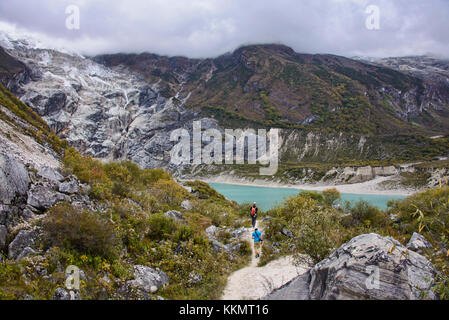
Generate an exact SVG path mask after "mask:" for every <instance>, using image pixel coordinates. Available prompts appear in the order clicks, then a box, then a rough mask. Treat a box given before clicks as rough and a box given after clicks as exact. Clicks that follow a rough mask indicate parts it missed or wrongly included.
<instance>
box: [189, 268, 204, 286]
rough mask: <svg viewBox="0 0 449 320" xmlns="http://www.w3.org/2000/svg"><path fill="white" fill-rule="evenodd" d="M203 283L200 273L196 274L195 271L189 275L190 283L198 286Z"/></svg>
mask: <svg viewBox="0 0 449 320" xmlns="http://www.w3.org/2000/svg"><path fill="white" fill-rule="evenodd" d="M201 281H203V276H202V275H200V274H199V273H196V272H194V271H192V272H190V274H189V283H192V284H196V283H200V282H201Z"/></svg>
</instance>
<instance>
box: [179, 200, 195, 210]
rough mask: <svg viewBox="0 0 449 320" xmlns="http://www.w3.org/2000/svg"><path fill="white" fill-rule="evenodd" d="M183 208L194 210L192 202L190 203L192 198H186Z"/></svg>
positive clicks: (182, 203)
mask: <svg viewBox="0 0 449 320" xmlns="http://www.w3.org/2000/svg"><path fill="white" fill-rule="evenodd" d="M181 208H183V209H184V210H192V204H191V203H190V200H184V201H183V202H181Z"/></svg>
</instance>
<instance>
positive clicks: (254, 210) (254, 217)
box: [249, 202, 259, 228]
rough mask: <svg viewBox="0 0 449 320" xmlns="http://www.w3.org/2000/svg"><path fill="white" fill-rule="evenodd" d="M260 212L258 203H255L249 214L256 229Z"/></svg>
mask: <svg viewBox="0 0 449 320" xmlns="http://www.w3.org/2000/svg"><path fill="white" fill-rule="evenodd" d="M258 210H259V209H258V208H257V206H256V203H255V202H254V204H253V205H252V207H251V208H250V213H249V216H250V217H251V221H252V223H253V228H255V227H256V219H257V211H258Z"/></svg>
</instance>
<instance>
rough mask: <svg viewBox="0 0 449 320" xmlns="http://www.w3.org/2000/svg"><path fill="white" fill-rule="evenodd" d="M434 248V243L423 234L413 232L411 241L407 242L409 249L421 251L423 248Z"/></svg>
mask: <svg viewBox="0 0 449 320" xmlns="http://www.w3.org/2000/svg"><path fill="white" fill-rule="evenodd" d="M430 248H432V244H431V243H430V242H429V241H427V239H426V238H424V236H423V235H421V234H419V233H416V232H413V235H412V237H411V238H410V241H409V242H408V243H407V249H410V250H413V251H417V252H420V251H422V250H421V249H430Z"/></svg>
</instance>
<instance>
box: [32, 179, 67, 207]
mask: <svg viewBox="0 0 449 320" xmlns="http://www.w3.org/2000/svg"><path fill="white" fill-rule="evenodd" d="M60 201H70V197H69V196H67V195H65V194H62V193H59V192H56V191H54V190H53V189H51V188H49V187H46V186H40V185H33V187H32V188H31V189H30V190H29V191H28V201H27V204H28V205H29V206H31V207H33V208H35V209H38V210H46V209H48V208H51V207H52V206H53V205H54V204H56V203H57V202H60Z"/></svg>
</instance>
